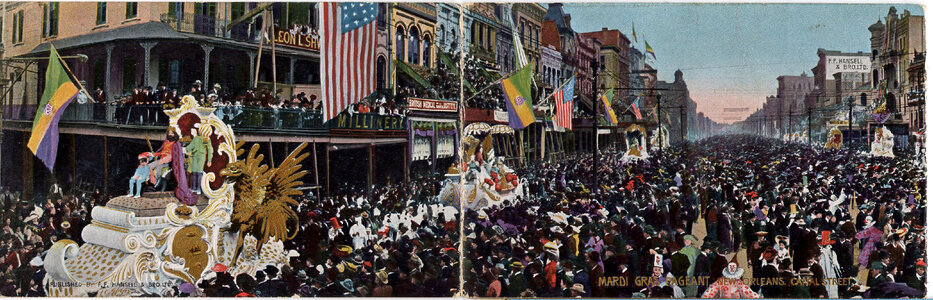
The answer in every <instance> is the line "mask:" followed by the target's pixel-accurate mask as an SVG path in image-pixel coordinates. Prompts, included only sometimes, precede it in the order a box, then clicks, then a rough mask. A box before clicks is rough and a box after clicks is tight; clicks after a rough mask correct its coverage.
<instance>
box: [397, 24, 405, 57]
mask: <svg viewBox="0 0 933 300" xmlns="http://www.w3.org/2000/svg"><path fill="white" fill-rule="evenodd" d="M395 59H397V60H404V59H405V29H404V28H402V26H399V27H396V28H395Z"/></svg>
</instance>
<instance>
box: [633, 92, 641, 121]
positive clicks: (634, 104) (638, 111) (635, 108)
mask: <svg viewBox="0 0 933 300" xmlns="http://www.w3.org/2000/svg"><path fill="white" fill-rule="evenodd" d="M639 100H641V95H638V98H635V101H632V111H634V112H635V118H638V119H639V120H641V110H640V109H638V101H639Z"/></svg>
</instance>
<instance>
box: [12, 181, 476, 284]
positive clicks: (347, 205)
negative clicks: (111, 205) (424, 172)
mask: <svg viewBox="0 0 933 300" xmlns="http://www.w3.org/2000/svg"><path fill="white" fill-rule="evenodd" d="M434 179H435V178H417V179H416V180H413V181H412V183H410V184H402V183H399V184H394V185H389V186H383V187H376V188H374V190H372V191H371V192H369V193H367V191H365V189H361V188H359V187H350V186H343V187H341V188H339V189H337V190H335V191H333V195H331V196H326V197H322V199H320V200H319V199H317V198H316V197H315V196H314V195H316V193H308V194H306V195H304V196H303V197H302V198H301V201H299V205H298V206H297V207H293V209H295V211H296V212H297V213H298V215H299V222H300V231H299V233H298V234H297V235H296V238H295V239H292V240H288V241H286V242H285V248H286V249H289V253H290V254H292V253H294V255H290V258H291V260H290V262H289V264H288V265H284V266H282V267H272V266H270V267H266V268H264V269H262V270H260V271H258V272H256V273H255V274H230V273H228V272H227V266H222V265H219V266H215V267H213V268H212V270H213V271H214V272H215V273H210V275H209V276H208V277H207V278H205V279H204V280H202V281H201V282H200V283H199V284H198V285H197V286H195V285H191V284H182V285H179V286H177V287H174V293H173V295H176V296H213V297H233V296H261V297H286V296H305V297H316V296H320V297H323V296H371V297H389V296H408V297H419V296H434V297H450V296H453V295H454V293H456V291H457V290H458V287H459V257H460V254H459V223H458V217H459V212H458V211H457V209H456V208H454V207H453V206H444V205H441V204H439V203H438V201H437V197H436V196H437V194H438V192H439V191H440V181H439V180H434ZM49 195H50V196H49V197H48V200H47V201H44V202H41V203H32V202H30V201H23V200H21V199H20V197H19V193H18V192H14V191H11V190H10V189H6V188H3V189H2V191H0V206H2V208H3V231H2V233H0V234H2V239H0V254H2V257H3V260H2V261H0V269H2V273H0V280H2V281H3V283H2V285H0V295H3V296H36V297H40V296H45V291H44V288H43V285H42V282H43V281H42V280H43V278H44V276H45V274H46V271H45V270H44V269H43V268H42V265H43V263H42V260H43V257H42V255H43V254H44V252H45V250H47V249H49V248H50V247H51V245H52V244H53V243H55V241H57V240H60V239H71V240H74V241H76V242H78V244H83V241H82V240H81V231H82V230H83V228H84V226H86V225H87V224H89V223H90V222H91V217H90V213H89V212H90V210H91V209H92V208H93V207H94V206H96V205H105V204H106V201H107V199H108V198H107V197H105V196H104V195H102V194H101V192H100V191H99V190H95V191H94V192H93V193H87V192H80V191H65V190H63V189H61V188H60V187H58V185H57V184H56V185H54V186H53V188H52V190H51V191H50V192H49ZM367 195H374V196H372V197H367ZM113 196H115V195H113ZM369 199H372V200H369ZM152 296H164V295H152Z"/></svg>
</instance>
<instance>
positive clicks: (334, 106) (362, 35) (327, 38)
mask: <svg viewBox="0 0 933 300" xmlns="http://www.w3.org/2000/svg"><path fill="white" fill-rule="evenodd" d="M323 8H324V9H322V10H321V14H322V16H321V49H322V50H321V78H322V80H321V95H323V98H324V99H323V100H324V101H323V110H324V121H327V120H330V119H332V118H334V117H336V116H337V115H338V114H340V112H341V111H343V110H344V109H345V108H347V106H349V105H350V104H352V103H355V102H357V101H359V100H360V99H362V98H364V97H366V96H369V94H371V93H372V92H373V91H375V90H376V59H375V58H376V22H373V21H375V20H376V14H377V13H378V11H379V9H378V4H377V3H360V2H345V3H333V2H325V3H323Z"/></svg>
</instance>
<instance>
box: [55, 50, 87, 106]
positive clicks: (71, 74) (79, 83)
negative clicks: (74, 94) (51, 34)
mask: <svg viewBox="0 0 933 300" xmlns="http://www.w3.org/2000/svg"><path fill="white" fill-rule="evenodd" d="M49 48H50V49H52V50H55V47H54V46H52V44H51V43H49ZM57 52H58V51H56V53H57ZM56 57H58V61H59V62H61V63H62V66H64V67H65V72H68V75H69V78H70V79H73V81H74V82H75V83H77V84H78V88H79V89H80V91H82V92H84V94H85V95H87V97H88V99H94V97H91V93H88V92H87V90H85V89H84V85H82V84H81V81H80V80H78V76H75V74H74V73H72V72H71V69H70V68H68V64H67V63H65V60H64V59H62V56H61V55H56Z"/></svg>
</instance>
